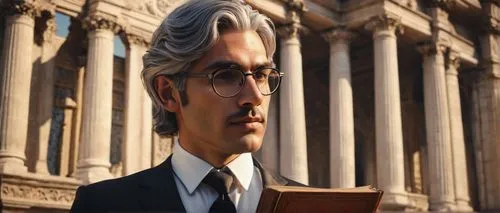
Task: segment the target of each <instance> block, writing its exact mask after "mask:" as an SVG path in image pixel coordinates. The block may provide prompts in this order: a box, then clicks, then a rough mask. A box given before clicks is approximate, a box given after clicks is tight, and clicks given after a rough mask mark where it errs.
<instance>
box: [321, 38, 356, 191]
mask: <svg viewBox="0 0 500 213" xmlns="http://www.w3.org/2000/svg"><path fill="white" fill-rule="evenodd" d="M324 37H325V39H326V40H327V41H328V42H329V43H330V186H331V187H334V188H348V187H355V186H356V170H355V152H354V114H353V105H352V104H353V103H352V84H351V62H350V57H349V43H350V39H351V33H349V32H347V31H345V30H343V29H336V30H333V31H331V32H328V33H326V34H325V35H324Z"/></svg>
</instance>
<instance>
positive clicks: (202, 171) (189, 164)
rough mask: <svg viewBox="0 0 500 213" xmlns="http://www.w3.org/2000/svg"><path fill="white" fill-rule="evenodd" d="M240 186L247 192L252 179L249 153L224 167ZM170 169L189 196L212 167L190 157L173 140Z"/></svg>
mask: <svg viewBox="0 0 500 213" xmlns="http://www.w3.org/2000/svg"><path fill="white" fill-rule="evenodd" d="M226 166H227V167H228V168H229V170H231V172H232V173H233V175H234V177H235V178H236V180H237V181H238V182H239V183H240V185H241V186H242V187H243V189H245V191H248V188H249V187H250V182H251V180H252V177H253V171H254V165H253V160H252V154H251V153H243V154H241V155H240V156H238V157H237V158H236V159H234V160H233V161H231V162H230V163H229V164H227V165H226ZM172 168H173V170H174V172H175V174H176V175H177V176H178V177H179V179H180V180H181V182H182V183H183V185H184V186H185V187H186V189H187V191H188V192H189V194H192V193H193V192H194V190H196V188H197V187H198V185H200V183H201V181H202V180H203V178H205V176H206V175H207V174H208V173H209V172H210V170H212V169H213V168H214V167H213V166H212V165H210V164H209V163H207V162H206V161H204V160H202V159H200V158H198V157H196V156H194V155H192V154H191V153H189V152H187V151H186V150H185V149H184V148H182V147H181V146H180V145H179V142H178V140H175V144H174V147H173V149H172Z"/></svg>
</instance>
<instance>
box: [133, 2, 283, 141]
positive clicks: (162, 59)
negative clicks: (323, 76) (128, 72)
mask: <svg viewBox="0 0 500 213" xmlns="http://www.w3.org/2000/svg"><path fill="white" fill-rule="evenodd" d="M227 29H233V30H238V31H244V30H255V31H256V32H257V34H258V35H259V36H260V38H261V39H262V42H263V44H264V47H265V49H266V52H267V56H268V59H269V61H272V59H273V56H274V52H275V51H276V35H275V27H274V24H273V22H272V21H271V19H269V18H268V17H266V16H264V15H262V14H260V13H259V12H258V11H256V10H253V9H252V8H251V7H250V6H248V5H245V4H244V3H243V2H242V1H241V0H189V1H187V2H186V3H184V4H183V5H181V6H179V7H178V8H176V9H175V10H173V11H172V13H170V14H169V15H168V16H167V18H165V20H163V22H162V23H161V25H160V26H159V27H158V29H157V30H156V31H155V32H154V34H153V39H152V41H151V48H150V49H149V50H148V51H147V53H146V54H145V55H144V57H143V62H144V63H143V64H144V69H143V70H142V82H143V84H144V87H145V88H146V90H147V92H148V94H149V96H150V97H151V99H152V100H153V104H154V113H153V118H154V122H155V124H154V130H155V131H156V132H157V133H158V134H159V135H162V136H172V135H175V134H176V133H177V132H178V126H177V120H176V117H175V113H172V112H168V111H166V110H165V109H164V108H163V104H162V102H161V100H160V98H159V95H158V93H157V92H156V91H155V88H154V79H155V78H156V77H157V76H160V75H165V76H169V77H171V79H172V80H173V81H174V84H175V87H176V88H177V89H179V91H180V92H181V93H182V92H183V90H184V88H183V87H184V84H185V82H184V80H183V79H182V78H178V77H176V76H178V75H177V74H179V73H183V72H186V71H187V70H188V69H189V68H190V66H191V65H192V63H193V62H195V61H196V60H198V59H200V58H201V57H202V56H203V55H204V54H205V53H206V52H208V51H209V50H210V49H211V48H212V47H213V46H214V45H215V44H216V42H217V41H218V40H219V37H220V34H222V33H223V32H224V30H227ZM181 96H183V95H182V94H181ZM181 99H185V94H184V97H183V98H181ZM184 101H185V100H181V102H184ZM186 103H187V102H186Z"/></svg>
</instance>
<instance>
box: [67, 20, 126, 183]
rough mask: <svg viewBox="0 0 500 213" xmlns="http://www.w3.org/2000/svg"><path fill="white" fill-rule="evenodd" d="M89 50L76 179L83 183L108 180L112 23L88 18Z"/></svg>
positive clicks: (113, 28) (111, 92) (86, 22)
mask: <svg viewBox="0 0 500 213" xmlns="http://www.w3.org/2000/svg"><path fill="white" fill-rule="evenodd" d="M84 24H85V27H86V28H87V29H88V30H89V33H88V38H89V49H88V53H87V69H86V73H85V83H84V95H83V100H84V101H83V104H84V106H83V118H82V131H81V141H80V149H79V151H80V153H79V160H78V165H77V177H78V178H79V179H81V180H83V181H84V183H92V182H96V181H100V180H103V179H108V178H111V177H112V175H111V173H110V172H109V167H110V166H111V163H110V161H109V158H110V143H111V112H112V95H113V37H114V35H115V33H117V32H118V31H119V26H118V25H117V24H116V23H114V22H113V21H110V20H106V19H102V18H98V17H89V18H87V19H86V20H85V22H84Z"/></svg>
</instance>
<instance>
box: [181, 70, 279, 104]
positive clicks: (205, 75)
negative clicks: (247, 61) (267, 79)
mask: <svg viewBox="0 0 500 213" xmlns="http://www.w3.org/2000/svg"><path fill="white" fill-rule="evenodd" d="M227 69H231V70H235V71H240V72H241V73H242V74H243V85H242V86H241V88H240V89H239V90H238V92H236V93H235V94H234V95H232V96H227V97H226V96H223V95H221V94H219V93H218V92H217V89H215V85H214V81H213V79H214V77H215V74H217V72H220V71H222V70H227ZM264 69H272V70H274V71H277V72H278V74H279V79H278V86H277V87H276V89H274V91H272V92H271V93H269V94H267V95H266V94H263V93H262V91H261V90H260V88H259V87H258V88H259V92H260V94H262V95H263V96H270V95H272V94H274V93H275V92H276V91H277V90H278V88H279V87H280V86H281V79H282V78H283V77H284V76H285V73H283V72H280V70H278V69H277V68H274V67H259V68H257V69H255V70H254V71H248V72H244V71H243V70H241V69H236V68H227V67H224V68H217V69H215V70H214V71H212V72H210V73H192V72H182V73H180V74H181V75H182V77H193V78H208V80H209V81H210V84H212V89H213V90H214V92H215V94H217V95H218V96H220V97H222V98H232V97H234V96H236V95H238V94H239V93H240V92H241V90H242V89H243V87H244V86H245V83H246V82H247V78H246V77H247V76H249V75H251V76H252V77H253V79H254V80H255V73H256V72H258V71H260V70H264Z"/></svg>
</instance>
